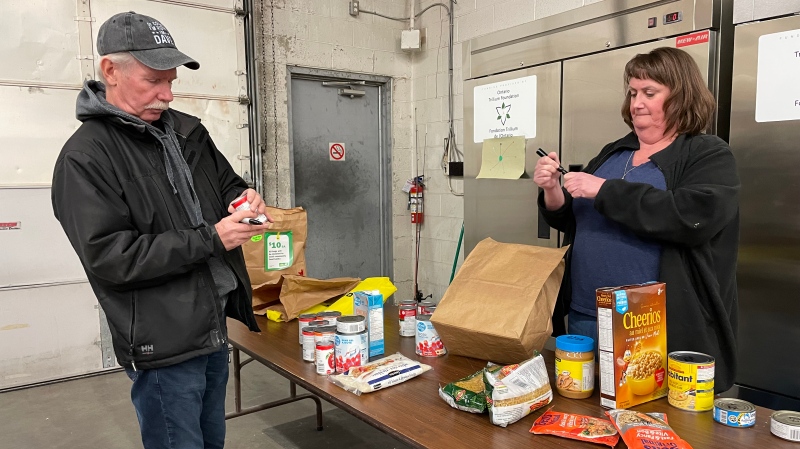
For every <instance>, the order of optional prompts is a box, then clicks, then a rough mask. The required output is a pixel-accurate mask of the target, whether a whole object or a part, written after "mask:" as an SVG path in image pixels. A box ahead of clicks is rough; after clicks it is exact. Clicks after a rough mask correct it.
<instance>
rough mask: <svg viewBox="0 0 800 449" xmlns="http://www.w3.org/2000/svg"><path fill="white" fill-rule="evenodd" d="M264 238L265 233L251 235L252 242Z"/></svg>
mask: <svg viewBox="0 0 800 449" xmlns="http://www.w3.org/2000/svg"><path fill="white" fill-rule="evenodd" d="M263 238H264V236H263V235H261V234H258V235H254V236H252V237H250V241H251V242H260V241H261V239H263Z"/></svg>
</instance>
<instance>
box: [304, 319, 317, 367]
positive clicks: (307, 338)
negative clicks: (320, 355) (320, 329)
mask: <svg viewBox="0 0 800 449" xmlns="http://www.w3.org/2000/svg"><path fill="white" fill-rule="evenodd" d="M316 329H317V328H316V326H306V327H304V328H303V360H305V361H306V362H313V361H314V349H315V348H314V332H315V331H316Z"/></svg>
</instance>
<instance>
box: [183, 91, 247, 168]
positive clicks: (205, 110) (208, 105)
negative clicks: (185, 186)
mask: <svg viewBox="0 0 800 449" xmlns="http://www.w3.org/2000/svg"><path fill="white" fill-rule="evenodd" d="M170 107H173V108H175V109H177V110H179V111H181V112H185V113H187V114H191V115H194V116H197V117H200V119H201V120H202V122H203V125H204V126H205V127H206V128H207V129H208V132H209V134H211V138H212V139H213V140H214V144H215V145H216V146H217V149H219V151H220V152H222V154H224V155H225V157H226V158H227V159H228V162H230V163H231V166H232V167H233V169H234V170H236V172H237V173H239V174H240V175H241V174H242V173H243V172H244V171H248V170H250V161H249V160H248V159H244V160H239V158H238V156H239V155H240V154H244V155H247V154H250V150H249V147H248V145H249V144H248V142H249V140H248V139H249V136H248V134H247V128H237V127H236V126H237V125H238V120H237V119H238V118H239V112H238V108H240V107H242V106H240V105H239V103H237V102H233V101H218V100H201V99H196V98H175V101H173V102H172V103H171V105H170Z"/></svg>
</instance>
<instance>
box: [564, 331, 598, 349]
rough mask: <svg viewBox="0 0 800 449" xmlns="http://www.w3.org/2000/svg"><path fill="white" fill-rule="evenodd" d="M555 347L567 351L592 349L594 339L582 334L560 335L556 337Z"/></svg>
mask: <svg viewBox="0 0 800 449" xmlns="http://www.w3.org/2000/svg"><path fill="white" fill-rule="evenodd" d="M556 349H560V350H562V351H567V352H590V351H594V339H593V338H591V337H584V336H583V335H562V336H560V337H556Z"/></svg>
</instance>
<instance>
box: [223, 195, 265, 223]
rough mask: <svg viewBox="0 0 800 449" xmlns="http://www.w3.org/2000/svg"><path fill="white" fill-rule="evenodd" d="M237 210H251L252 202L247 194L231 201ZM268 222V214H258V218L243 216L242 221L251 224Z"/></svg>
mask: <svg viewBox="0 0 800 449" xmlns="http://www.w3.org/2000/svg"><path fill="white" fill-rule="evenodd" d="M231 205H232V206H233V208H234V209H235V210H250V203H249V202H248V201H247V196H246V195H242V196H240V197H239V198H236V199H235V200H233V202H232V203H231ZM266 222H267V216H266V215H264V214H258V216H257V217H256V218H242V223H244V224H250V225H262V224H264V223H266Z"/></svg>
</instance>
